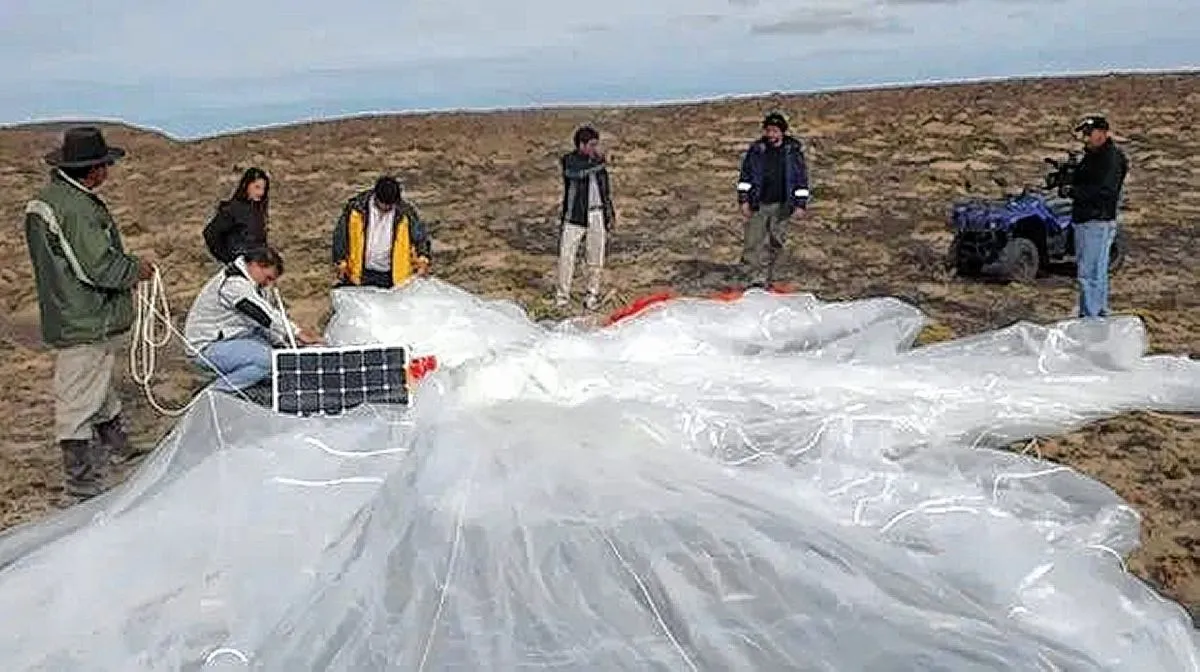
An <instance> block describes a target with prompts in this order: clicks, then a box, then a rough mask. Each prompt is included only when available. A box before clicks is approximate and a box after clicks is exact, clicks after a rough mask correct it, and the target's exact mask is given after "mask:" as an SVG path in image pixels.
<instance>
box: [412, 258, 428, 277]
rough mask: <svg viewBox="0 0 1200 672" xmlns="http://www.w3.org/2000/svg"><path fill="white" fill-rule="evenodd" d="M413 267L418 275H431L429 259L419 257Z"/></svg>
mask: <svg viewBox="0 0 1200 672" xmlns="http://www.w3.org/2000/svg"><path fill="white" fill-rule="evenodd" d="M413 267H414V268H415V269H416V273H417V275H427V274H428V273H429V257H422V256H418V257H417V258H416V259H415V260H414V261H413Z"/></svg>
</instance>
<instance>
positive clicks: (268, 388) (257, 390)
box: [217, 380, 275, 408]
mask: <svg viewBox="0 0 1200 672" xmlns="http://www.w3.org/2000/svg"><path fill="white" fill-rule="evenodd" d="M217 391H218V392H221V393H222V394H228V395H231V396H234V397H237V398H238V399H241V400H243V401H249V402H250V403H252V404H258V405H259V406H266V407H267V408H272V407H273V406H274V405H275V404H274V395H275V390H274V389H273V386H272V384H271V381H270V380H264V381H261V382H258V383H254V384H253V385H250V386H249V387H243V388H242V389H240V390H217Z"/></svg>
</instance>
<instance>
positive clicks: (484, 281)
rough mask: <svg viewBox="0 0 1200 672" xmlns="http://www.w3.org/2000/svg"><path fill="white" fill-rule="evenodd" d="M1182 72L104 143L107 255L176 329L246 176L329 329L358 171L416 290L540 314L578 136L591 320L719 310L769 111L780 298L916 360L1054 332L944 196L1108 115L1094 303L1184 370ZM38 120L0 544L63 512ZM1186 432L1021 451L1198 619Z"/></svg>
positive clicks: (172, 354) (10, 135)
mask: <svg viewBox="0 0 1200 672" xmlns="http://www.w3.org/2000/svg"><path fill="white" fill-rule="evenodd" d="M1196 109H1200V75H1198V74H1195V73H1187V74H1173V75H1119V76H1118V75H1114V76H1103V77H1086V78H1083V77H1076V78H1057V79H1043V80H1014V81H1007V82H991V83H972V84H962V85H952V86H928V87H914V88H904V89H899V88H897V89H881V90H864V91H854V92H838V93H820V94H811V95H799V96H790V95H789V96H782V95H781V96H773V97H767V98H757V99H750V98H743V99H730V100H723V101H717V102H709V103H696V104H681V105H663V106H654V107H637V108H596V109H559V110H552V111H523V112H495V113H454V114H451V113H446V114H432V115H420V116H388V117H372V118H357V119H350V120H338V121H330V122H323V123H315V124H307V125H298V126H291V127H282V128H274V129H268V130H261V131H254V132H247V133H240V134H236V135H229V136H223V137H216V138H209V139H204V140H199V141H193V142H178V141H175V140H172V139H170V138H168V137H165V136H163V135H161V134H156V133H152V132H148V131H144V130H138V129H133V128H128V127H121V126H112V125H108V126H105V131H106V134H107V136H108V139H109V142H110V143H113V144H117V145H120V146H123V147H125V148H126V149H127V150H128V151H129V156H128V158H127V159H126V160H125V161H123V162H122V163H120V164H119V165H118V167H117V168H116V169H115V170H113V171H112V176H111V179H110V182H109V183H108V184H106V185H104V187H102V190H101V193H102V195H103V196H104V197H105V198H106V199H107V201H108V202H109V204H110V206H111V207H112V209H113V212H114V213H115V215H116V218H117V221H118V222H119V224H120V226H121V229H122V231H123V232H124V234H125V239H126V243H127V245H128V246H129V247H130V248H131V249H132V250H133V251H134V252H144V251H152V252H153V253H154V254H155V255H156V257H157V259H158V261H159V264H160V266H161V268H162V269H163V272H164V274H165V281H166V283H167V285H168V290H169V295H170V301H171V305H172V307H173V311H174V313H175V319H176V321H177V322H178V323H180V324H181V323H182V319H183V315H184V314H185V313H186V310H187V307H188V305H189V304H190V302H191V299H192V298H193V297H194V296H195V294H196V292H197V291H198V290H199V288H200V286H201V284H202V283H203V282H204V281H205V280H206V279H207V278H208V276H209V275H210V274H211V273H212V272H213V271H214V270H215V265H214V263H213V262H212V260H211V259H210V258H209V257H208V254H207V251H206V250H205V248H204V245H203V239H202V237H201V229H202V227H203V226H204V224H205V223H206V222H207V220H208V218H209V217H210V216H211V215H212V212H213V208H214V207H215V205H216V203H217V201H218V200H220V199H223V198H227V197H228V194H229V192H230V191H231V190H232V188H233V185H234V184H235V182H236V180H237V178H238V176H239V175H240V172H241V170H243V169H244V168H245V167H247V166H251V165H256V166H260V167H262V168H264V169H265V170H267V171H268V172H269V173H270V174H271V176H272V179H273V182H272V185H271V236H272V238H273V240H274V241H275V242H276V243H277V244H278V246H279V247H280V248H281V250H282V252H283V255H284V258H285V260H286V266H287V274H286V275H285V276H284V278H283V280H282V281H281V283H280V286H281V291H282V292H283V295H284V296H285V297H286V298H287V299H288V300H289V306H290V307H291V310H292V312H293V313H294V314H295V316H296V318H297V320H298V321H300V322H302V323H306V324H314V323H318V324H319V323H320V322H321V320H323V319H325V317H326V313H327V310H328V288H329V285H330V279H331V272H330V260H329V244H330V232H331V229H332V227H333V223H334V221H335V219H336V217H337V215H338V212H339V209H340V207H341V205H342V203H343V202H344V200H345V199H346V198H347V197H349V196H350V195H352V194H353V193H354V192H356V191H357V190H360V189H363V188H366V187H368V186H370V185H371V184H372V183H373V181H374V179H375V178H376V176H378V175H379V173H380V172H384V171H388V172H394V173H396V174H397V175H398V176H400V177H401V178H402V181H403V183H404V184H405V188H406V196H407V197H408V198H409V199H410V200H412V201H413V202H414V203H415V204H416V205H417V207H418V208H419V209H420V211H421V213H422V215H423V217H424V218H425V219H426V220H428V221H430V222H432V223H434V224H435V226H434V236H435V242H434V266H435V272H436V274H437V275H438V276H439V277H441V278H443V279H445V280H448V281H450V282H453V283H456V284H458V285H460V286H462V287H464V288H466V289H468V290H470V291H473V292H477V293H480V294H483V295H486V296H490V297H504V298H511V299H514V300H517V301H520V302H521V303H523V304H524V305H525V306H526V307H527V308H528V309H529V310H530V311H531V312H533V313H534V314H536V315H539V316H545V315H553V311H552V310H551V308H550V302H549V300H548V299H549V295H550V281H551V277H552V273H553V267H554V259H555V252H556V245H557V233H556V223H557V214H558V205H559V198H560V189H561V182H560V178H559V175H558V173H557V172H556V159H557V156H558V155H559V154H560V153H561V152H564V151H567V150H569V149H570V138H571V133H572V131H573V130H574V128H575V127H576V126H577V125H579V124H581V123H593V124H594V125H596V127H597V128H598V129H599V130H600V131H601V134H602V137H601V144H602V146H603V147H604V148H605V149H606V150H607V151H608V152H609V157H610V164H611V166H610V172H611V174H612V179H613V190H614V198H615V201H616V206H617V211H618V218H619V219H618V222H617V229H616V232H615V238H614V239H613V240H612V242H611V243H610V251H609V259H608V270H607V275H606V289H607V294H606V297H605V302H606V305H605V308H606V309H615V308H617V307H619V306H620V305H622V304H623V303H625V302H627V301H629V300H631V299H633V298H635V297H637V296H638V295H641V294H644V293H646V292H650V291H655V290H659V289H663V288H667V287H671V288H674V289H676V290H678V291H681V292H707V291H712V290H719V289H722V288H724V287H726V286H728V285H730V284H731V283H732V282H734V277H733V276H732V275H731V273H732V270H733V266H732V265H733V264H735V263H736V262H737V260H738V258H739V253H740V244H741V221H740V218H739V216H738V213H737V208H736V203H735V192H734V185H735V182H736V181H737V168H738V161H739V159H740V156H741V153H742V152H743V151H744V149H745V147H746V145H747V143H748V142H749V141H750V140H751V139H753V138H754V137H756V136H757V134H758V132H759V126H758V124H759V121H760V120H761V118H762V115H763V113H764V112H766V111H769V110H780V111H783V112H784V113H785V114H787V115H788V117H789V119H790V120H791V122H792V125H793V132H794V133H795V134H796V135H798V136H799V137H800V138H801V139H802V140H803V142H804V143H805V146H806V148H807V155H808V160H809V166H810V173H811V176H812V182H813V190H814V198H813V201H812V206H811V209H810V212H809V215H808V217H807V218H806V219H804V220H802V221H797V222H796V223H795V225H794V227H793V229H792V232H791V240H790V250H789V252H790V256H789V257H788V258H787V260H786V263H785V267H784V275H785V277H784V278H783V279H784V280H785V281H787V282H789V283H791V284H792V285H794V286H795V287H796V288H798V289H801V290H806V291H812V292H815V293H816V294H817V295H818V296H819V297H820V298H822V299H826V300H831V299H845V298H859V297H866V296H879V295H891V296H897V297H901V298H903V299H905V300H907V301H910V302H912V303H913V304H915V305H916V306H918V307H919V308H921V309H922V310H923V311H925V313H926V314H927V315H929V317H930V319H931V321H932V324H931V326H930V327H929V328H928V329H927V330H926V332H925V333H924V334H923V335H922V338H923V339H924V340H926V341H931V340H940V339H945V338H952V337H956V336H963V335H968V334H973V333H977V332H980V331H983V330H987V329H993V328H997V327H1001V326H1005V325H1007V324H1011V323H1012V322H1014V321H1017V320H1034V321H1038V322H1048V321H1053V320H1057V319H1062V318H1066V317H1070V316H1072V314H1073V310H1074V303H1075V297H1076V294H1075V289H1074V283H1073V279H1072V277H1071V270H1070V269H1063V270H1062V272H1060V273H1057V274H1053V275H1051V276H1050V277H1047V278H1045V279H1041V280H1039V281H1038V282H1037V283H1036V284H1035V285H1004V284H996V283H986V282H980V281H978V280H967V279H962V278H957V277H954V276H953V275H952V274H951V273H949V272H948V271H947V270H946V268H945V267H944V265H943V258H944V253H945V250H946V248H947V246H948V244H949V240H950V235H949V233H948V232H947V230H946V226H945V222H946V214H947V210H948V206H949V204H950V202H951V200H952V199H954V198H957V197H961V196H964V195H967V194H977V195H990V196H999V195H1001V194H1002V193H1004V192H1006V191H1019V190H1020V188H1021V186H1022V185H1025V184H1038V183H1040V182H1041V180H1042V177H1043V174H1044V172H1045V168H1046V166H1045V165H1044V164H1043V163H1042V158H1043V157H1048V156H1050V157H1059V156H1061V155H1062V154H1063V152H1065V151H1067V150H1069V149H1078V144H1079V141H1078V140H1077V139H1076V138H1075V137H1074V136H1073V135H1072V133H1071V128H1072V127H1073V125H1074V124H1075V123H1076V121H1077V119H1078V118H1079V117H1080V116H1082V115H1083V114H1085V113H1089V112H1094V111H1099V112H1102V113H1105V114H1107V115H1108V116H1109V119H1110V120H1111V121H1112V122H1113V125H1114V129H1115V131H1116V132H1117V134H1118V135H1119V136H1120V140H1121V143H1122V145H1123V147H1124V148H1125V150H1126V151H1127V153H1128V155H1129V158H1130V164H1131V172H1130V175H1129V179H1128V181H1127V186H1126V199H1127V202H1126V209H1125V211H1124V213H1123V223H1124V226H1125V227H1126V231H1127V235H1128V237H1129V243H1130V255H1129V259H1128V261H1127V263H1126V265H1125V267H1124V268H1123V269H1121V270H1120V271H1119V272H1118V273H1117V274H1116V275H1115V276H1114V278H1113V280H1112V291H1113V299H1112V300H1113V306H1114V309H1115V310H1116V312H1118V313H1121V314H1136V315H1139V316H1140V317H1141V318H1142V319H1143V320H1144V322H1145V325H1146V329H1147V331H1148V334H1149V338H1150V347H1151V350H1152V351H1153V352H1162V353H1180V354H1187V355H1190V356H1192V357H1195V356H1196V354H1197V352H1200V272H1198V271H1200V264H1198V262H1197V251H1198V250H1197V246H1196V242H1197V235H1196V234H1197V218H1198V217H1200V125H1198V124H1197V122H1196V120H1195V110H1196ZM60 134H61V127H60V126H57V125H43V126H29V127H18V128H10V129H0V213H3V215H4V217H5V218H6V219H7V221H8V222H9V223H10V228H9V233H10V235H8V236H4V237H2V238H0V254H2V255H3V258H5V259H8V260H9V262H8V263H7V264H5V265H4V266H3V268H2V269H0V289H2V296H3V313H2V314H0V335H3V336H4V338H3V340H2V341H0V376H2V377H3V378H4V379H5V380H7V381H8V384H7V385H6V386H5V387H4V389H3V394H2V396H0V414H3V416H4V417H5V418H6V422H5V423H4V426H3V433H2V435H0V527H7V526H11V525H15V524H18V523H21V522H25V521H29V520H33V519H36V518H38V517H40V516H44V515H46V514H47V513H48V512H50V511H51V510H53V509H54V508H55V507H56V506H60V505H61V499H62V497H61V481H60V457H59V452H58V450H57V448H55V447H54V446H53V444H52V436H51V431H52V430H51V427H52V416H53V398H52V396H51V391H50V383H51V376H52V356H51V353H50V352H49V351H47V350H45V349H44V348H43V347H42V346H41V345H40V343H39V335H38V316H37V305H36V296H35V290H34V286H33V283H32V280H31V269H30V264H29V256H28V252H27V250H26V248H25V241H24V233H23V226H22V222H23V216H22V208H23V205H24V203H25V201H26V200H27V199H28V198H29V197H30V196H31V195H32V194H33V192H34V190H36V189H37V188H38V186H39V185H40V184H41V183H42V182H43V181H44V180H45V179H46V176H47V171H48V168H47V166H46V165H45V164H44V163H42V159H41V157H42V155H43V154H45V153H46V152H47V151H50V150H51V149H53V148H54V147H55V146H57V144H58V143H59V140H60ZM159 369H160V375H159V379H160V382H159V383H158V384H157V385H156V387H155V391H156V394H157V395H158V397H159V399H160V400H161V401H162V402H163V403H165V404H167V405H169V406H179V405H182V404H183V403H185V402H186V401H187V399H188V396H189V394H190V393H191V392H193V391H194V390H196V389H198V386H199V385H200V384H201V383H200V380H199V379H198V377H197V376H196V374H195V372H194V371H193V370H192V368H191V367H190V366H189V365H187V364H186V363H185V362H184V361H183V358H182V348H181V347H180V346H178V345H177V344H175V345H172V346H171V347H170V348H168V349H167V351H166V352H164V353H163V354H162V361H160V364H159ZM123 385H124V388H123V395H124V399H125V401H126V402H127V409H128V410H129V413H130V416H131V420H132V425H133V430H134V434H135V437H136V438H137V439H138V440H140V441H143V442H154V441H156V440H157V439H158V437H160V436H162V435H163V434H164V433H165V432H166V431H167V430H169V428H170V426H171V424H172V419H171V418H169V417H164V416H160V415H158V414H156V413H155V412H154V411H153V410H152V409H151V408H150V407H149V405H148V404H147V402H146V400H145V397H144V396H143V394H142V391H141V390H140V388H138V386H136V385H134V384H133V383H132V382H131V381H130V380H129V377H128V374H126V375H125V377H124V383H123ZM1198 422H1200V421H1198V420H1197V419H1196V418H1194V417H1178V416H1176V417H1172V416H1165V415H1159V414H1151V413H1137V414H1129V415H1125V416H1121V417H1117V418H1113V419H1111V420H1107V421H1104V422H1099V423H1095V424H1092V425H1089V426H1087V427H1084V428H1082V429H1080V430H1078V431H1076V432H1074V433H1071V434H1068V435H1066V436H1057V437H1041V438H1040V439H1039V441H1038V442H1037V445H1036V448H1037V449H1038V450H1039V451H1040V452H1041V454H1042V455H1043V456H1045V457H1046V458H1048V459H1052V460H1056V461H1059V462H1062V463H1064V464H1067V465H1070V466H1072V467H1074V468H1076V469H1079V470H1080V471H1083V472H1085V473H1087V474H1090V475H1091V476H1093V477H1095V478H1097V479H1099V480H1101V481H1103V482H1104V483H1106V484H1107V485H1109V486H1110V487H1112V488H1113V489H1114V490H1115V491H1117V492H1118V493H1119V494H1120V495H1121V496H1123V497H1124V498H1126V499H1127V500H1128V501H1129V502H1130V503H1131V504H1132V505H1133V506H1134V507H1135V508H1136V509H1137V510H1138V511H1139V512H1140V513H1141V514H1142V515H1143V516H1144V523H1143V529H1142V547H1141V548H1140V549H1139V550H1138V551H1137V552H1136V553H1135V555H1134V557H1133V558H1132V559H1131V561H1130V563H1129V566H1130V569H1131V570H1132V571H1134V572H1135V573H1137V574H1138V575H1139V576H1141V577H1142V578H1144V579H1145V580H1147V581H1148V582H1150V583H1151V584H1153V585H1155V586H1156V587H1158V588H1159V589H1161V590H1162V591H1163V592H1164V593H1165V594H1167V595H1168V596H1170V597H1171V598H1173V599H1176V600H1179V601H1181V602H1182V603H1183V604H1184V605H1185V606H1188V607H1189V608H1190V609H1191V610H1192V612H1193V614H1195V613H1196V612H1197V610H1198V608H1200V515H1198V512H1200V488H1198V487H1197V466H1198V464H1200V425H1198V424H1197V423H1198Z"/></svg>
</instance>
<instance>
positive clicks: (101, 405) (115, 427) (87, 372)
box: [25, 127, 153, 500]
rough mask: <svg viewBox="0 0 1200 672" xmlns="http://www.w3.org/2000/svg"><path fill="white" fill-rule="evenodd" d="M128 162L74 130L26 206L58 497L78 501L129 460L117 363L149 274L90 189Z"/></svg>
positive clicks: (93, 134) (96, 133) (90, 132)
mask: <svg viewBox="0 0 1200 672" xmlns="http://www.w3.org/2000/svg"><path fill="white" fill-rule="evenodd" d="M123 156H125V151H124V150H123V149H121V148H119V147H109V146H108V144H107V143H106V142H105V140H104V136H103V134H102V133H101V132H100V130H99V129H96V128H92V127H82V128H72V129H69V130H67V131H66V133H65V134H64V135H63V144H62V147H61V148H59V149H58V150H56V151H54V152H51V153H50V154H47V155H46V157H45V159H46V162H47V163H49V164H50V165H51V166H53V168H54V169H53V170H52V171H51V173H50V181H49V183H48V184H46V186H44V187H43V188H42V189H41V190H40V191H39V192H38V194H37V196H36V197H35V198H34V199H33V200H31V201H30V202H29V203H28V205H26V207H25V239H26V242H27V243H28V244H29V255H30V259H31V260H32V262H33V275H34V281H35V283H36V284H37V293H38V309H39V312H40V314H41V321H42V340H43V341H44V342H45V343H46V345H47V346H49V347H51V348H53V349H54V350H56V358H55V362H54V399H55V403H54V426H55V435H56V438H57V440H58V444H59V447H60V448H61V450H62V454H63V470H64V472H65V489H66V491H67V493H68V494H70V495H72V496H74V497H76V498H77V499H81V500H82V499H87V498H90V497H93V496H95V495H98V494H100V492H102V491H103V490H104V472H105V466H106V462H107V460H108V458H109V457H110V456H111V457H112V458H113V459H114V460H116V461H120V460H123V459H128V458H130V457H133V454H132V449H131V447H130V445H129V441H128V438H127V436H126V434H125V431H124V428H123V427H122V421H121V400H120V397H118V395H117V392H116V382H117V381H116V371H115V369H116V360H117V354H118V350H119V349H120V348H121V346H122V344H123V341H124V336H125V334H126V333H127V332H128V331H129V330H130V327H131V326H132V324H133V288H134V287H136V286H137V283H138V282H139V281H141V280H146V279H148V278H150V277H151V274H152V273H153V266H152V264H151V263H150V261H149V260H146V259H139V258H138V257H135V256H133V255H130V254H128V253H126V252H125V247H124V245H123V243H122V242H121V233H120V231H118V230H117V225H116V222H114V221H113V218H112V215H111V214H110V213H109V211H108V207H107V206H106V205H105V204H104V201H102V200H100V197H99V196H97V195H96V193H95V190H96V188H98V187H99V186H100V185H101V184H103V183H104V181H105V180H106V179H107V177H108V167H109V166H111V165H112V164H114V163H115V162H116V161H117V160H118V159H120V158H122V157H123Z"/></svg>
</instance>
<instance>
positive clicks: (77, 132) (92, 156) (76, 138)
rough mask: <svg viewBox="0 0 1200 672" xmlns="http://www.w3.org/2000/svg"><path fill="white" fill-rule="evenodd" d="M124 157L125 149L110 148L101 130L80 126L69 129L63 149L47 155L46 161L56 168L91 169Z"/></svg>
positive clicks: (64, 139)
mask: <svg viewBox="0 0 1200 672" xmlns="http://www.w3.org/2000/svg"><path fill="white" fill-rule="evenodd" d="M124 156H125V150H124V149H121V148H120V147H109V146H108V143H107V142H105V141H104V134H103V133H101V132H100V129H98V128H96V127H94V126H78V127H75V128H69V129H67V131H66V132H65V133H63V142H62V147H59V148H58V149H56V150H54V151H53V152H50V153H49V154H47V155H46V156H45V159H46V163H48V164H50V165H52V166H54V167H56V168H89V167H91V166H99V165H102V164H111V163H114V162H116V160H117V159H120V158H123V157H124Z"/></svg>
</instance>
